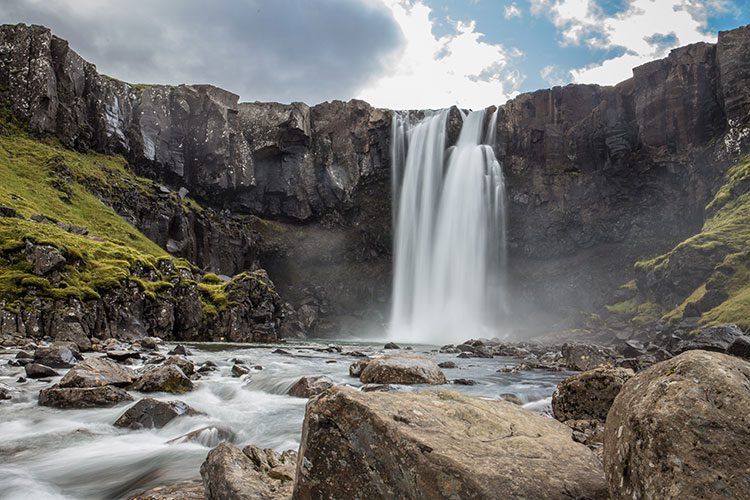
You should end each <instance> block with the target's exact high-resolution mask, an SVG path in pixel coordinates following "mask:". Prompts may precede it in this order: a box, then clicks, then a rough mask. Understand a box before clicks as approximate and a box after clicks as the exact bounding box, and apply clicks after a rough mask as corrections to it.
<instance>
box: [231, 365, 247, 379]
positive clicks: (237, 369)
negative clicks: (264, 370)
mask: <svg viewBox="0 0 750 500" xmlns="http://www.w3.org/2000/svg"><path fill="white" fill-rule="evenodd" d="M248 373H250V368H248V367H247V366H242V365H238V364H234V365H232V376H233V377H241V376H243V375H247V374H248Z"/></svg>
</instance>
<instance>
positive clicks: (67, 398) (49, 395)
mask: <svg viewBox="0 0 750 500" xmlns="http://www.w3.org/2000/svg"><path fill="white" fill-rule="evenodd" d="M132 400H133V398H132V396H130V394H128V393H127V392H125V391H124V390H122V389H120V388H119V387H114V386H111V385H105V386H101V387H86V388H79V387H60V386H58V385H57V384H56V385H53V386H52V387H48V388H46V389H42V390H41V391H39V404H40V405H42V406H52V407H54V408H103V407H109V406H115V405H117V404H119V403H122V402H123V401H132Z"/></svg>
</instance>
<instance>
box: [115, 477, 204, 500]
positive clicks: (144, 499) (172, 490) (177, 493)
mask: <svg viewBox="0 0 750 500" xmlns="http://www.w3.org/2000/svg"><path fill="white" fill-rule="evenodd" d="M205 498H206V489H205V488H204V487H203V481H185V482H182V483H177V484H171V485H168V486H156V487H154V488H151V489H149V490H146V491H144V492H143V493H139V494H137V495H134V496H132V497H130V498H129V499H128V500H205Z"/></svg>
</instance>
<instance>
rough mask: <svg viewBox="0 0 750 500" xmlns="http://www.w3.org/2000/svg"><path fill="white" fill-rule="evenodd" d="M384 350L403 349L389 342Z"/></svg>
mask: <svg viewBox="0 0 750 500" xmlns="http://www.w3.org/2000/svg"><path fill="white" fill-rule="evenodd" d="M383 349H401V347H399V345H398V344H396V343H395V342H388V343H387V344H386V345H384V346H383Z"/></svg>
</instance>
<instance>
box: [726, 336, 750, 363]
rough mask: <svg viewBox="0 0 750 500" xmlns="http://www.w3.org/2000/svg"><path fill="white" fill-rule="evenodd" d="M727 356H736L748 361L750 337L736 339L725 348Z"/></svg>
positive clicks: (749, 356)
mask: <svg viewBox="0 0 750 500" xmlns="http://www.w3.org/2000/svg"><path fill="white" fill-rule="evenodd" d="M727 354H731V355H732V356H738V357H740V358H745V359H750V337H748V336H747V335H743V336H742V337H737V338H736V339H734V340H733V341H732V343H731V344H729V347H727Z"/></svg>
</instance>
